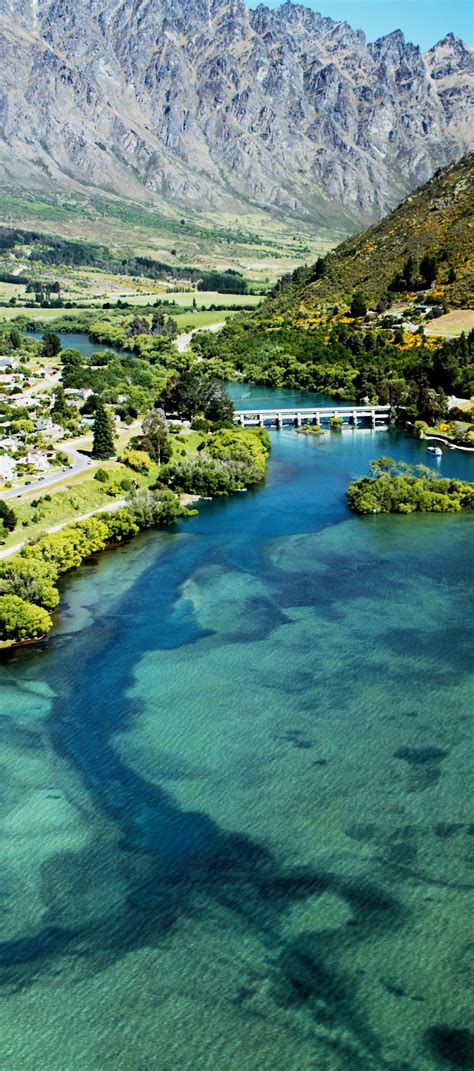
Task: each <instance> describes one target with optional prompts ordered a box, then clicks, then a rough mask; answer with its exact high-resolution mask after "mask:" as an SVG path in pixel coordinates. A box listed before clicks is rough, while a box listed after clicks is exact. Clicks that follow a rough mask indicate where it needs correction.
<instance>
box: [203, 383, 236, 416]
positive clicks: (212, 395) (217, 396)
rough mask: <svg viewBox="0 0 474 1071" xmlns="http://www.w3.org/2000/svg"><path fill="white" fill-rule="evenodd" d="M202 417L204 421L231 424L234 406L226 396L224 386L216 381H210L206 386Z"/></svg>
mask: <svg viewBox="0 0 474 1071" xmlns="http://www.w3.org/2000/svg"><path fill="white" fill-rule="evenodd" d="M204 416H205V418H206V420H212V421H215V422H216V423H221V424H232V423H233V419H234V405H233V403H232V402H231V400H230V398H229V396H228V394H227V391H226V389H225V387H224V384H223V383H220V382H219V381H218V380H217V379H213V380H211V382H210V383H209V385H208V388H207V398H206V404H205V408H204Z"/></svg>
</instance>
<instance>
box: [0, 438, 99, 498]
mask: <svg viewBox="0 0 474 1071" xmlns="http://www.w3.org/2000/svg"><path fill="white" fill-rule="evenodd" d="M56 449H58V450H61V451H62V452H63V454H67V456H68V457H69V458H70V460H71V465H70V468H68V469H61V470H60V472H52V473H51V474H50V475H49V476H43V477H42V478H41V479H36V480H32V482H31V483H30V484H29V486H28V487H25V486H24V485H23V487H12V489H11V490H10V491H0V501H5V500H6V499H8V498H23V496H24V495H29V494H30V493H31V491H37V490H38V491H41V492H43V491H46V489H47V488H49V487H54V484H56V483H61V482H62V481H64V479H65V478H66V477H69V476H76V475H77V473H78V472H83V471H84V469H87V468H89V467H91V466H92V465H93V464H94V463H93V462H92V461H91V460H90V458H88V457H86V456H85V455H84V454H81V453H79V451H78V450H73V449H72V447H70V446H68V445H67V444H66V443H59V444H56Z"/></svg>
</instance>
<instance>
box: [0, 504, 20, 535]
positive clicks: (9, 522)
mask: <svg viewBox="0 0 474 1071" xmlns="http://www.w3.org/2000/svg"><path fill="white" fill-rule="evenodd" d="M17 523H18V521H17V515H16V513H15V510H13V509H12V508H11V506H9V505H8V502H4V501H3V500H1V501H0V527H3V528H6V529H7V532H13V531H14V530H15V528H16V526H17Z"/></svg>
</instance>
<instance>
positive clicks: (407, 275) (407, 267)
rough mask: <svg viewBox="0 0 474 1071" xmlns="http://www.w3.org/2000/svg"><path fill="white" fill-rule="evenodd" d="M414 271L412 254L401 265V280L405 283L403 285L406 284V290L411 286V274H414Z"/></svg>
mask: <svg viewBox="0 0 474 1071" xmlns="http://www.w3.org/2000/svg"><path fill="white" fill-rule="evenodd" d="M414 271H415V261H414V259H413V257H412V256H409V257H408V259H407V260H406V261H405V264H404V265H403V270H402V276H403V281H404V283H405V286H406V288H407V290H410V287H412V286H413V274H414Z"/></svg>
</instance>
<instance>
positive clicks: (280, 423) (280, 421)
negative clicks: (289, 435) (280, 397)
mask: <svg viewBox="0 0 474 1071" xmlns="http://www.w3.org/2000/svg"><path fill="white" fill-rule="evenodd" d="M276 426H277V429H278V431H281V429H282V427H283V417H282V415H281V413H277V415H276Z"/></svg>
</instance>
